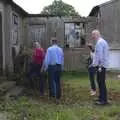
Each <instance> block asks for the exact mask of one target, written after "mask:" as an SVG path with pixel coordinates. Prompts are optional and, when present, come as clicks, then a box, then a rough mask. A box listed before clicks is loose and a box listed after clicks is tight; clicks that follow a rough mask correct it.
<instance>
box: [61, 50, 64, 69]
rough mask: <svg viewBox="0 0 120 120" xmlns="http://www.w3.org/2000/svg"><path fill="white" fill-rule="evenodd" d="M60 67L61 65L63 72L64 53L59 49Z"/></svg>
mask: <svg viewBox="0 0 120 120" xmlns="http://www.w3.org/2000/svg"><path fill="white" fill-rule="evenodd" d="M61 65H62V70H64V52H63V50H62V49H61Z"/></svg>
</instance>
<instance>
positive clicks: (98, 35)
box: [92, 30, 100, 40]
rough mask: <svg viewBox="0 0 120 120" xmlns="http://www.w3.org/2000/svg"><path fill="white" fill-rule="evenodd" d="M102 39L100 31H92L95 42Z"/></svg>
mask: <svg viewBox="0 0 120 120" xmlns="http://www.w3.org/2000/svg"><path fill="white" fill-rule="evenodd" d="M99 37H100V31H99V30H93V31H92V38H93V40H98V39H99Z"/></svg>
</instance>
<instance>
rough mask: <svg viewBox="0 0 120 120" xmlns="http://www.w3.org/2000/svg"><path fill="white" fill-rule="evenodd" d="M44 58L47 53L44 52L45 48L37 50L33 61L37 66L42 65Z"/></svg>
mask: <svg viewBox="0 0 120 120" xmlns="http://www.w3.org/2000/svg"><path fill="white" fill-rule="evenodd" d="M44 56H45V52H44V50H43V48H35V49H34V52H33V55H32V61H33V62H34V63H35V64H41V65H42V63H43V60H44Z"/></svg>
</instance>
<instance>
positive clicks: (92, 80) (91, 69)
mask: <svg viewBox="0 0 120 120" xmlns="http://www.w3.org/2000/svg"><path fill="white" fill-rule="evenodd" d="M88 72H89V79H90V86H91V89H92V90H93V91H95V90H96V85H95V74H96V71H95V68H94V67H89V68H88Z"/></svg>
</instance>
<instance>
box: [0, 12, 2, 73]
mask: <svg viewBox="0 0 120 120" xmlns="http://www.w3.org/2000/svg"><path fill="white" fill-rule="evenodd" d="M2 71H3V40H2V14H1V13H0V74H2Z"/></svg>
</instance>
